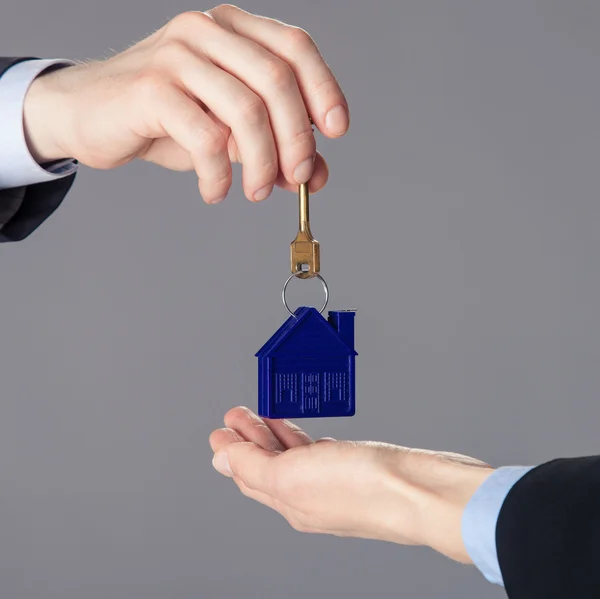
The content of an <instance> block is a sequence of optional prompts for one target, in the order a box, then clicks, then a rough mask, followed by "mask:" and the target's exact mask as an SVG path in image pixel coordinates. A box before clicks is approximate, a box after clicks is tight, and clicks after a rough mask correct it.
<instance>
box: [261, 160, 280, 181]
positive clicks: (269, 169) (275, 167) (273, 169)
mask: <svg viewBox="0 0 600 599" xmlns="http://www.w3.org/2000/svg"><path fill="white" fill-rule="evenodd" d="M261 168H262V170H263V173H264V176H265V178H266V179H268V180H269V181H273V180H275V179H276V178H277V174H278V173H279V162H278V161H277V158H276V157H275V158H271V159H267V160H265V161H264V162H263V163H262V165H261Z"/></svg>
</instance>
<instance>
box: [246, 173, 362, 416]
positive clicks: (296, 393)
mask: <svg viewBox="0 0 600 599" xmlns="http://www.w3.org/2000/svg"><path fill="white" fill-rule="evenodd" d="M298 195H299V203H300V228H299V231H298V235H297V236H296V239H295V240H294V241H293V242H292V244H291V268H292V274H291V275H290V276H289V277H288V279H287V281H286V282H285V284H284V286H283V291H282V294H281V297H282V300H283V305H284V306H285V308H286V310H287V311H288V312H289V313H290V317H289V318H288V319H287V320H286V321H285V322H284V323H283V325H281V327H280V328H279V329H278V330H277V332H276V333H275V334H274V335H273V336H272V337H271V338H270V339H269V340H268V341H267V342H266V343H265V345H263V347H262V348H261V349H260V350H259V351H258V352H257V354H256V357H257V358H258V413H259V415H260V416H264V417H266V418H325V417H338V416H353V415H354V413H355V409H356V408H355V358H356V356H357V355H358V354H357V353H356V350H355V349H354V317H355V312H354V311H353V310H338V311H330V312H329V314H328V318H327V319H326V318H324V317H323V316H322V313H323V311H324V310H325V308H326V307H327V303H328V300H329V289H328V287H327V283H326V282H325V280H324V279H323V277H321V275H320V274H319V270H320V253H319V242H318V241H317V240H316V239H314V238H313V236H312V234H311V231H310V222H309V215H308V185H306V184H304V185H301V186H300V189H299V193H298ZM294 278H299V279H311V278H318V279H319V280H320V281H321V284H322V285H323V289H324V291H325V301H324V303H323V306H322V307H321V309H320V310H317V309H316V308H312V307H306V306H303V307H300V308H298V309H297V310H296V311H294V312H292V310H290V308H289V306H288V303H287V301H286V295H285V294H286V290H287V286H288V284H289V282H290V281H291V280H292V279H294Z"/></svg>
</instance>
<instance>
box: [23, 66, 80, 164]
mask: <svg viewBox="0 0 600 599" xmlns="http://www.w3.org/2000/svg"><path fill="white" fill-rule="evenodd" d="M62 70H63V69H58V70H51V71H49V72H47V73H44V74H42V75H40V76H39V77H37V78H36V79H35V80H34V81H33V82H32V83H31V85H30V86H29V89H28V91H27V94H26V96H25V102H24V105H23V128H24V132H25V138H26V140H27V146H28V148H29V151H30V153H31V155H32V156H33V158H34V159H35V160H36V162H38V164H43V163H46V162H52V161H55V160H61V159H66V158H71V156H70V155H69V153H68V151H66V150H65V149H64V148H63V143H62V136H63V135H64V132H65V130H66V126H67V118H66V117H67V114H68V113H67V109H66V102H65V95H64V93H62V92H61V90H60V87H59V86H57V85H56V78H57V77H58V75H59V73H60V72H61V71H62ZM60 74H62V73H60Z"/></svg>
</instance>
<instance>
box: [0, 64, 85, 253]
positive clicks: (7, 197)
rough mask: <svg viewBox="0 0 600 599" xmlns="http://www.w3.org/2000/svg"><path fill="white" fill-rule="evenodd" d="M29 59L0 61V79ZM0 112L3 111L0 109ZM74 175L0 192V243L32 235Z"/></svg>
mask: <svg viewBox="0 0 600 599" xmlns="http://www.w3.org/2000/svg"><path fill="white" fill-rule="evenodd" d="M24 60H35V59H32V58H3V57H0V77H2V75H3V74H4V73H5V72H6V71H7V70H8V69H9V68H10V67H12V66H14V65H15V64H17V63H19V62H22V61H24ZM0 110H2V107H1V106H0ZM74 180H75V175H74V174H73V175H69V176H68V177H65V178H62V179H56V180H54V181H50V182H47V183H38V184H36V185H30V186H28V187H19V188H16V189H0V214H1V215H3V217H4V218H3V219H2V220H3V221H4V223H5V224H4V225H3V226H2V227H1V228H0V243H2V242H8V241H21V240H22V239H25V237H27V236H28V235H30V234H31V233H33V231H35V230H36V229H37V228H38V227H39V226H40V225H41V224H42V223H43V222H44V221H45V220H46V219H47V218H48V217H49V216H50V215H51V214H52V213H53V212H54V211H55V210H56V209H57V208H58V206H59V205H60V204H61V202H62V201H63V199H64V198H65V196H66V195H67V192H68V191H69V189H70V188H71V185H73V181H74Z"/></svg>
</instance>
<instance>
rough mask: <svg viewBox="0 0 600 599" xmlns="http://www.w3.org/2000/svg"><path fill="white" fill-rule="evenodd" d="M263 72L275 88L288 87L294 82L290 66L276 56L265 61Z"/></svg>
mask: <svg viewBox="0 0 600 599" xmlns="http://www.w3.org/2000/svg"><path fill="white" fill-rule="evenodd" d="M265 71H266V73H267V76H268V77H269V79H270V81H271V83H272V85H274V86H275V87H276V88H284V87H288V86H289V85H291V84H292V83H293V82H294V81H295V76H294V71H292V68H291V67H290V65H289V64H287V62H285V61H283V60H281V59H280V58H277V57H276V56H273V57H271V58H268V59H267V60H266V61H265Z"/></svg>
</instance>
